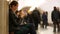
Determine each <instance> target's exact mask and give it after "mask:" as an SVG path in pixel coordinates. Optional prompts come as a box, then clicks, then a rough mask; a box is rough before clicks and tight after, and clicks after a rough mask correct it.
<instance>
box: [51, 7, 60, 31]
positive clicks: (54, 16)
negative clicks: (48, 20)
mask: <svg viewBox="0 0 60 34" xmlns="http://www.w3.org/2000/svg"><path fill="white" fill-rule="evenodd" d="M51 17H52V21H53V24H54V30H53V31H54V32H56V25H57V29H58V32H59V22H58V21H59V18H60V17H59V11H58V10H57V8H56V7H54V10H53V11H52V14H51Z"/></svg>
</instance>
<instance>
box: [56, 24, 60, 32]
mask: <svg viewBox="0 0 60 34" xmlns="http://www.w3.org/2000/svg"><path fill="white" fill-rule="evenodd" d="M57 29H58V32H59V30H60V29H59V23H57Z"/></svg>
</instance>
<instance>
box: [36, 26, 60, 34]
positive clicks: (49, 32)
mask: <svg viewBox="0 0 60 34" xmlns="http://www.w3.org/2000/svg"><path fill="white" fill-rule="evenodd" d="M37 34H60V33H57V32H56V33H53V27H50V26H48V27H47V29H42V28H41V27H40V25H39V27H38V30H37Z"/></svg>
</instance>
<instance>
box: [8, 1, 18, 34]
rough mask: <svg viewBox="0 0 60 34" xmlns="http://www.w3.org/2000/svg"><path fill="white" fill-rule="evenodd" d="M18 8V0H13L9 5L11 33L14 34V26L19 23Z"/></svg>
mask: <svg viewBox="0 0 60 34" xmlns="http://www.w3.org/2000/svg"><path fill="white" fill-rule="evenodd" d="M17 8H18V2H17V1H12V2H11V3H10V5H9V34H14V32H15V29H14V27H15V26H16V25H18V23H17V22H16V19H17V17H16V15H15V12H16V10H17Z"/></svg>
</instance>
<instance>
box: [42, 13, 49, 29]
mask: <svg viewBox="0 0 60 34" xmlns="http://www.w3.org/2000/svg"><path fill="white" fill-rule="evenodd" d="M42 21H43V24H42V27H43V28H44V25H45V28H47V24H48V22H47V21H48V18H47V13H46V12H44V13H43V15H42Z"/></svg>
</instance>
